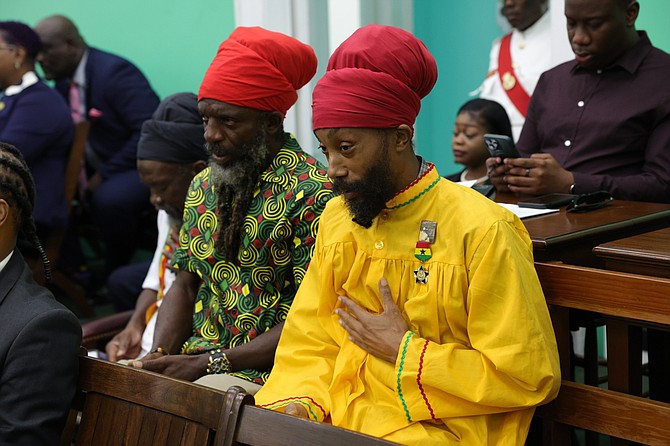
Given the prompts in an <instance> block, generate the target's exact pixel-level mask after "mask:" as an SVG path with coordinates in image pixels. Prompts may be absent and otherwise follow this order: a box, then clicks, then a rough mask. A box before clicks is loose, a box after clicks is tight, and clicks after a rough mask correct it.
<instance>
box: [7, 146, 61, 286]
mask: <svg viewBox="0 0 670 446" xmlns="http://www.w3.org/2000/svg"><path fill="white" fill-rule="evenodd" d="M0 196H2V197H3V198H4V199H5V200H7V201H8V202H10V203H11V204H12V205H13V206H16V207H18V208H19V213H18V216H17V220H18V222H17V223H18V227H19V237H23V238H24V239H26V240H27V241H29V242H30V243H31V244H32V245H33V246H34V247H35V248H36V249H37V251H38V252H39V254H40V257H41V258H42V264H43V265H44V277H45V279H46V281H47V282H50V281H51V265H50V264H49V258H48V257H47V253H46V251H45V250H44V248H43V247H42V244H41V243H40V239H39V238H38V237H37V228H36V227H35V220H33V207H34V206H35V182H34V181H33V176H32V175H31V173H30V169H28V165H27V164H26V162H25V160H24V159H23V155H22V154H21V152H20V151H19V150H18V149H17V148H16V147H14V146H12V145H10V144H6V143H3V142H0Z"/></svg>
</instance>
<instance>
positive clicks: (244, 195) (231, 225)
mask: <svg viewBox="0 0 670 446" xmlns="http://www.w3.org/2000/svg"><path fill="white" fill-rule="evenodd" d="M269 115H270V112H266V111H261V112H260V113H259V115H258V122H259V125H260V128H261V133H259V134H258V137H257V138H256V140H255V141H254V144H256V145H258V144H263V143H267V140H266V136H267V133H265V130H266V126H267V122H268V120H269ZM289 136H290V135H289V134H288V133H285V132H284V125H283V123H282V124H281V125H280V127H279V128H278V130H277V132H276V133H274V135H272V136H270V137H271V138H274V141H275V142H276V143H278V144H279V145H280V146H283V145H284V144H285V143H286V141H287V140H288V138H289ZM258 161H259V162H258V163H257V164H255V165H254V170H253V172H250V174H249V175H247V176H245V177H243V178H241V179H240V182H239V183H238V184H236V185H235V187H231V186H229V185H225V184H220V185H219V186H218V187H219V192H218V193H217V202H216V208H217V220H218V226H219V233H218V237H217V239H216V241H215V243H214V247H215V249H216V250H217V251H218V252H220V253H222V254H223V255H224V257H225V259H226V260H227V261H229V262H232V263H238V258H237V254H238V252H239V249H240V244H241V242H242V235H243V234H242V227H243V225H244V219H245V218H246V216H247V211H248V210H249V205H250V204H251V201H252V200H253V198H254V190H255V189H256V183H257V182H258V179H259V178H260V175H261V173H262V172H263V171H264V170H265V169H267V167H268V164H269V163H270V162H271V160H258Z"/></svg>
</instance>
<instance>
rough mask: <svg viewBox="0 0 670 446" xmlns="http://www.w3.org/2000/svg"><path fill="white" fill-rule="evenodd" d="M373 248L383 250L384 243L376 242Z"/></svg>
mask: <svg viewBox="0 0 670 446" xmlns="http://www.w3.org/2000/svg"><path fill="white" fill-rule="evenodd" d="M375 248H376V249H384V242H383V241H381V240H377V241H376V242H375Z"/></svg>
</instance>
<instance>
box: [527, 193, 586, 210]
mask: <svg viewBox="0 0 670 446" xmlns="http://www.w3.org/2000/svg"><path fill="white" fill-rule="evenodd" d="M577 197H578V195H574V194H547V195H540V196H539V197H535V198H527V199H525V200H523V201H519V202H518V203H517V205H518V206H519V207H520V208H533V209H558V208H560V207H561V206H565V205H566V204H569V203H570V202H572V200H574V199H575V198H577Z"/></svg>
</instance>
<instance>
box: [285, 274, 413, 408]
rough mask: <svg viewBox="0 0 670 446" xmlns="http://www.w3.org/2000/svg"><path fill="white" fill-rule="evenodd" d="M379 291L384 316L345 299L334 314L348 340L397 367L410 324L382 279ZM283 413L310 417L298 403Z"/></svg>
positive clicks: (343, 298)
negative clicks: (347, 335) (402, 343)
mask: <svg viewBox="0 0 670 446" xmlns="http://www.w3.org/2000/svg"><path fill="white" fill-rule="evenodd" d="M379 292H380V294H381V298H382V303H383V304H384V311H383V312H382V313H381V314H378V315H375V314H372V313H369V312H368V311H366V310H364V309H363V308H361V307H360V306H359V305H358V304H356V303H355V302H354V301H353V300H351V299H349V298H348V297H346V296H340V297H339V300H340V302H342V304H343V305H344V308H338V309H336V310H335V313H336V314H337V315H338V316H339V317H340V325H342V327H343V328H344V329H345V330H346V331H347V333H349V340H351V341H352V342H353V343H354V344H356V345H358V346H359V347H360V348H362V349H363V350H365V351H366V352H368V353H370V354H371V355H373V356H375V357H377V358H380V359H383V360H385V361H388V362H391V363H393V364H395V361H396V358H397V357H398V351H399V350H400V343H401V342H402V338H403V337H404V336H405V333H407V330H408V325H407V322H405V319H404V318H403V317H402V314H401V313H400V309H399V308H398V306H397V305H396V304H395V301H394V300H393V295H392V294H391V289H390V288H389V285H388V282H387V281H386V279H384V278H382V279H380V280H379ZM284 413H287V414H289V415H293V416H296V417H299V418H308V416H307V410H306V409H305V408H304V407H303V406H302V405H300V404H297V403H290V404H288V405H287V406H286V408H285V409H284Z"/></svg>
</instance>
